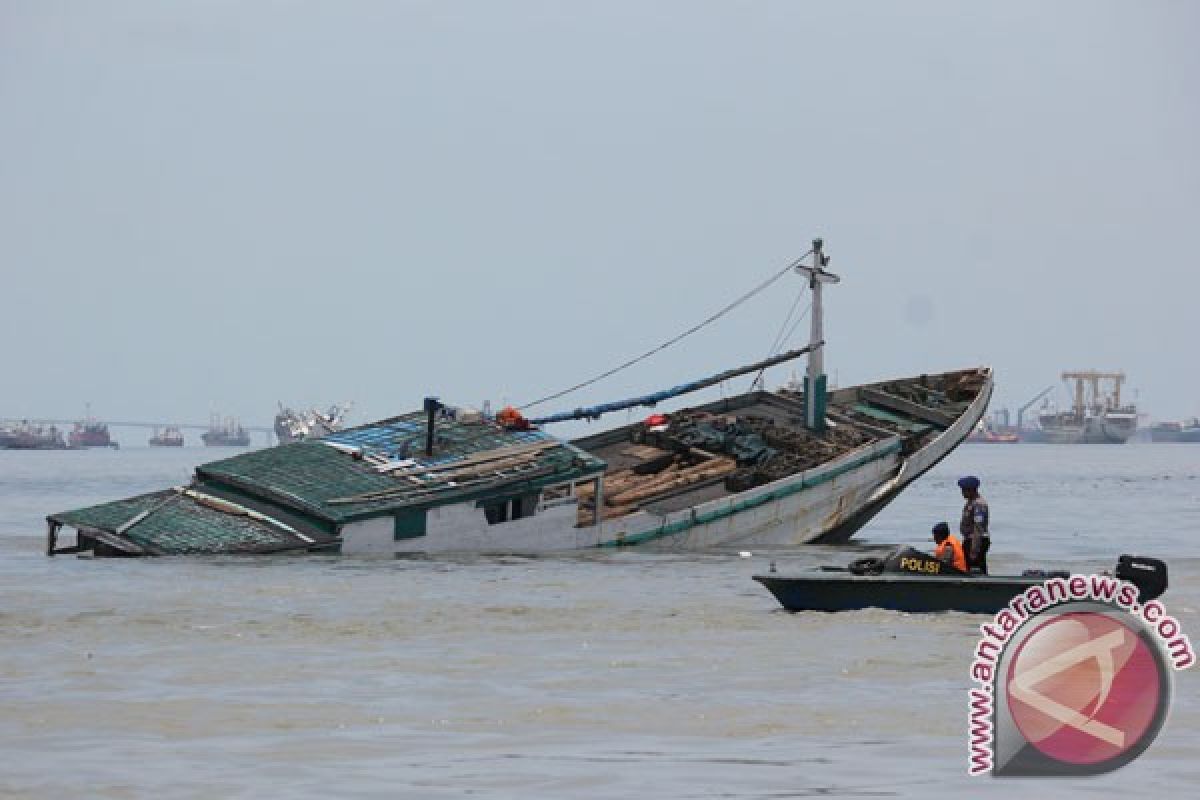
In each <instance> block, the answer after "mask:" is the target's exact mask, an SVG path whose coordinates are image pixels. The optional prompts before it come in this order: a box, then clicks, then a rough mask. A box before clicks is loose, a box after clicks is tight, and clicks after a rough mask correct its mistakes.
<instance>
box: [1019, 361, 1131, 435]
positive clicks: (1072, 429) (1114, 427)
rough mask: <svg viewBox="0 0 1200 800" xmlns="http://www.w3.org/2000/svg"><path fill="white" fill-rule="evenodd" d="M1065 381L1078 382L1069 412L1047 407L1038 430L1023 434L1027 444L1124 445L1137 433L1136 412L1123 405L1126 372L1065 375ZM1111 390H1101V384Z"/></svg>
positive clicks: (1084, 372)
mask: <svg viewBox="0 0 1200 800" xmlns="http://www.w3.org/2000/svg"><path fill="white" fill-rule="evenodd" d="M1062 379H1063V380H1064V381H1074V382H1075V400H1074V403H1073V404H1072V406H1071V410H1070V411H1057V410H1054V409H1050V408H1047V407H1044V408H1043V410H1042V412H1041V413H1039V414H1038V418H1037V421H1038V427H1036V428H1033V429H1031V430H1029V431H1023V432H1022V439H1023V440H1024V441H1027V442H1042V443H1047V444H1123V443H1125V442H1127V441H1129V439H1130V437H1132V436H1133V434H1134V433H1135V432H1136V431H1137V408H1136V407H1135V406H1134V405H1133V404H1132V403H1130V404H1126V405H1122V404H1121V384H1122V383H1124V382H1125V373H1123V372H1095V371H1090V370H1089V371H1083V372H1064V373H1063V374H1062ZM1102 381H1103V382H1107V383H1109V384H1110V385H1111V387H1112V388H1111V390H1110V391H1108V392H1104V391H1102V390H1101V382H1102Z"/></svg>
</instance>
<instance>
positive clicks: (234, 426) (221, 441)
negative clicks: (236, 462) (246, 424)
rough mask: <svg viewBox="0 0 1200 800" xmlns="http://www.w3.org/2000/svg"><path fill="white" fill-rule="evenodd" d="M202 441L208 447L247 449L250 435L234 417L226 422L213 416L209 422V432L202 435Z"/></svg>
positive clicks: (215, 415) (228, 418)
mask: <svg viewBox="0 0 1200 800" xmlns="http://www.w3.org/2000/svg"><path fill="white" fill-rule="evenodd" d="M200 439H201V440H202V441H203V442H204V444H205V445H207V446H208V447H247V446H249V444H250V434H249V433H247V432H246V429H245V428H243V427H242V426H241V423H239V422H238V421H237V419H235V418H234V417H226V418H225V419H224V420H222V419H221V418H220V416H219V415H217V414H213V416H212V419H211V420H210V421H209V426H208V430H207V431H205V432H204V433H202V434H200Z"/></svg>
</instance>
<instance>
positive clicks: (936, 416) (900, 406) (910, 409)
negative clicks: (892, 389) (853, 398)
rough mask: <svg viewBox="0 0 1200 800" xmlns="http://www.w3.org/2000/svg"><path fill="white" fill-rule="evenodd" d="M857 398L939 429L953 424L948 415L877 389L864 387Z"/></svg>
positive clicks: (952, 418) (951, 418)
mask: <svg viewBox="0 0 1200 800" xmlns="http://www.w3.org/2000/svg"><path fill="white" fill-rule="evenodd" d="M858 396H859V397H860V398H862V399H863V400H865V401H867V402H868V403H870V404H872V405H876V406H882V407H883V408H887V409H891V410H892V411H898V412H900V413H901V414H907V415H908V416H910V417H915V418H916V419H919V420H922V421H924V422H928V423H930V424H932V425H937V426H938V427H940V428H949V427H950V426H951V425H953V424H954V417H952V416H950V415H949V414H944V413H942V412H941V411H936V410H934V409H932V408H926V407H925V406H922V405H918V404H916V403H913V402H911V401H908V400H905V399H904V398H902V397H896V396H895V395H891V394H887V393H886V392H881V391H879V390H877V389H868V388H865V387H864V388H862V389H859V390H858Z"/></svg>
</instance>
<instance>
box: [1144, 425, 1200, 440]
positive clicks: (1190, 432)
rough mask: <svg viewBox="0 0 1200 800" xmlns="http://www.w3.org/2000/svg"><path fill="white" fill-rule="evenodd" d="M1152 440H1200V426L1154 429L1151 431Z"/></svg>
mask: <svg viewBox="0 0 1200 800" xmlns="http://www.w3.org/2000/svg"><path fill="white" fill-rule="evenodd" d="M1150 441H1152V442H1191V443H1196V442H1200V428H1184V429H1183V430H1177V431H1173V430H1165V431H1164V430H1154V429H1151V431H1150Z"/></svg>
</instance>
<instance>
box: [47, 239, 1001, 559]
mask: <svg viewBox="0 0 1200 800" xmlns="http://www.w3.org/2000/svg"><path fill="white" fill-rule="evenodd" d="M810 253H811V255H812V256H813V264H812V266H807V265H805V264H803V263H802V259H801V260H798V261H796V262H794V263H793V264H790V265H788V267H787V268H786V269H785V270H784V271H783V272H780V273H778V274H777V275H776V276H775V277H774V278H772V279H771V281H768V282H767V283H765V284H763V285H761V286H760V287H759V288H758V289H756V290H755V292H758V291H761V290H762V289H764V288H766V286H768V285H770V283H771V282H773V281H774V280H777V279H779V278H781V277H782V276H783V275H785V274H787V273H790V272H793V271H794V272H796V273H799V274H800V275H802V276H804V278H805V281H806V284H807V289H808V290H809V291H810V292H811V295H812V301H811V302H812V305H811V310H812V316H811V331H810V338H809V343H808V345H807V346H806V347H803V348H800V349H797V350H792V351H789V352H787V353H782V354H780V355H777V356H772V357H770V358H768V359H765V360H763V361H759V362H756V363H753V364H749V365H746V366H743V367H739V368H736V369H731V370H726V371H724V372H721V373H717V374H716V375H712V376H709V377H707V378H703V379H700V380H696V381H692V382H689V383H685V384H682V385H680V386H676V387H674V388H672V389H667V390H663V391H659V392H655V393H653V394H649V395H644V396H639V397H634V398H630V399H628V400H623V401H618V402H613V403H605V404H602V405H599V406H591V407H586V408H577V409H573V410H570V411H564V412H561V413H556V414H549V415H546V416H542V417H535V418H533V419H527V418H526V417H525V416H524V415H523V414H522V413H521V412H520V411H517V410H516V409H511V408H506V409H504V410H503V411H502V412H500V413H499V414H496V415H495V416H491V415H490V414H486V413H482V412H480V411H476V410H474V409H467V408H455V407H451V406H448V405H446V404H443V403H441V402H440V401H438V400H437V399H436V398H426V402H425V406H424V408H423V409H422V410H420V411H413V412H410V413H408V414H404V415H401V416H398V417H393V418H390V419H385V420H381V421H379V422H375V423H371V424H368V425H362V426H359V427H356V428H349V429H346V430H342V431H337V432H333V433H331V434H329V435H327V436H324V437H322V438H319V439H309V440H306V441H300V442H294V443H290V444H283V445H279V446H277V447H273V448H267V449H264V450H258V451H254V452H251V453H247V454H244V455H239V456H236V457H234V458H229V459H224V460H222V461H216V462H212V463H209V464H205V465H202V466H200V467H198V468H197V469H196V471H195V477H194V478H193V480H192V482H191V483H190V484H189V485H187V486H181V487H176V488H174V489H168V490H165V491H161V492H154V493H150V494H147V495H141V496H138V497H134V498H129V499H127V500H121V501H117V502H115V503H106V504H103V505H100V506H93V507H90V508H84V509H78V510H75V511H68V512H62V513H58V514H52V515H50V516H49V517H48V518H47V521H48V534H47V537H48V541H47V552H48V553H49V554H55V553H59V552H81V551H85V552H94V553H96V554H98V555H157V554H176V553H200V552H273V551H278V550H289V549H305V548H309V549H311V548H331V547H332V548H338V549H340V550H341V552H343V553H371V554H391V553H402V552H439V551H468V552H507V553H512V552H518V553H537V552H548V551H558V550H570V549H578V548H590V547H606V546H627V545H638V544H648V543H653V544H654V545H656V546H660V547H667V548H680V549H702V548H708V547H713V546H720V545H732V544H739V545H741V544H763V543H772V544H780V543H784V544H800V543H805V542H839V541H845V540H846V539H848V538H849V537H850V536H852V535H853V534H854V533H855V531H857V530H858V529H859V528H860V527H862V525H864V524H865V523H866V522H867V521H868V520H870V519H871V518H872V517H873V516H874V515H875V514H877V513H878V512H879V511H880V510H881V509H882V508H884V506H886V505H887V503H889V502H890V501H891V500H892V499H894V498H895V497H896V496H897V495H898V494H899V492H900V491H902V490H903V489H904V488H905V487H906V486H908V485H909V484H911V483H912V481H914V480H915V479H916V478H917V477H919V476H920V475H922V474H923V473H924V472H925V471H926V470H928V469H929V468H930V467H932V466H933V465H934V464H936V463H937V462H938V461H940V460H941V459H942V458H944V457H945V456H946V455H947V454H949V453H950V452H951V451H952V450H953V449H954V448H955V447H956V446H958V444H960V443H961V442H962V441H963V439H965V438H966V436H967V435H968V434H969V433H970V431H971V430H972V429H973V428H974V427H975V425H976V423H978V421H979V419H980V417H981V416H982V415H983V413H984V411H985V410H986V408H987V403H988V400H989V398H990V397H991V393H992V373H991V370H990V369H988V368H985V367H979V368H972V369H966V370H956V371H951V372H944V373H939V374H930V375H917V376H913V377H909V378H902V379H896V380H889V381H884V382H880V383H873V384H867V385H863V386H855V387H848V388H843V389H837V390H834V391H829V390H828V389H827V380H826V377H825V374H824V367H823V350H824V344H825V341H824V338H823V331H822V324H823V323H822V304H821V290H822V286H823V285H824V284H826V283H835V282H837V281H838V277H837V276H836V275H833V274H832V273H830V272H828V271H827V270H826V269H825V266H826V265H827V264H828V258H827V257H826V256H825V255H824V253H823V250H822V242H821V241H820V240H819V239H818V240H815V241H814V243H813V249H812V250H811V251H810ZM806 257H807V254H806ZM753 293H754V292H752V293H751V294H750V295H746V296H744V297H743V298H741V300H739V301H737V302H735V304H733V305H731V306H728V307H727V308H726V310H725V311H728V310H729V309H732V308H733V307H735V306H736V305H737V303H740V302H742V301H744V300H745V299H747V298H748V297H750V296H752V294H753ZM793 310H794V309H793ZM725 311H723V312H721V314H723V313H725ZM721 314H718V315H716V316H714V317H711V318H710V319H709V322H711V321H713V320H715V319H717V318H718V317H720V316H721ZM789 316H790V315H789ZM702 324H707V322H706V323H702ZM698 327H699V326H697V328H698ZM697 328H693V329H692V330H693V331H694V330H696V329H697ZM684 335H687V334H686V333H685V334H684ZM678 338H682V337H677V339H676V340H674V341H677V340H678ZM668 344H670V343H668ZM664 346H665V345H664ZM661 349H663V348H662V347H659V348H656V349H655V350H653V351H651V354H652V353H654V352H657V351H658V350H661ZM804 354H807V355H808V369H807V372H806V375H805V378H804V381H803V384H802V385H800V386H793V387H785V388H783V389H780V390H778V391H764V390H761V389H753V390H751V391H748V392H744V393H741V394H735V395H732V396H729V397H726V398H724V399H722V400H719V401H716V402H712V403H707V404H703V405H699V406H694V407H691V408H685V409H682V410H679V411H674V412H671V413H668V414H651V415H650V416H649V417H647V418H646V419H645V420H643V421H641V422H638V423H635V424H632V425H625V426H623V427H619V428H616V429H614V430H610V431H607V432H605V433H600V434H596V435H594V436H588V437H584V438H581V439H577V440H574V441H566V440H562V439H558V438H556V437H554V436H552V435H550V434H549V433H547V432H546V431H545V430H544V428H545V426H548V425H552V424H554V423H556V422H561V421H565V420H572V419H597V418H600V417H602V416H603V415H605V414H608V413H612V412H615V411H621V410H625V409H630V408H637V407H654V406H656V405H658V404H660V403H663V402H665V401H667V400H671V399H673V398H676V397H680V396H683V395H686V394H688V393H691V392H695V391H699V390H701V389H705V388H708V387H711V386H717V385H724V384H725V383H726V382H728V381H731V380H733V379H735V378H739V377H742V376H746V375H751V374H757V375H758V376H760V377H761V375H762V373H763V371H764V370H766V369H767V368H769V367H772V366H775V365H778V364H782V363H785V362H787V361H789V360H792V359H794V358H796V357H798V356H800V355H804ZM647 355H649V354H647ZM644 357H645V356H643V358H644ZM629 363H633V362H629ZM611 372H612V371H610V372H609V373H607V374H611ZM601 377H604V376H601ZM589 383H590V382H589ZM756 384H757V381H756ZM582 385H586V384H581V385H580V386H582ZM573 388H578V387H573ZM566 391H570V390H566ZM566 391H564V392H560V393H558V394H556V395H552V396H551V397H549V398H544V399H545V400H550V399H553V398H555V397H558V396H561V395H562V394H565V393H566ZM532 405H536V403H534V404H529V405H527V406H526V407H525V409H526V410H527V409H528V408H529V407H530V406H532ZM63 526H69V527H72V528H75V530H76V531H77V538H76V543H75V545H74V546H71V547H63V548H60V547H59V546H58V544H57V537H58V532H59V529H60V528H62V527H63Z"/></svg>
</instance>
